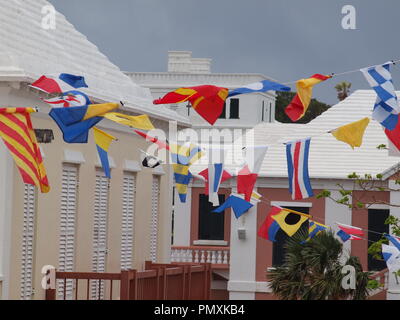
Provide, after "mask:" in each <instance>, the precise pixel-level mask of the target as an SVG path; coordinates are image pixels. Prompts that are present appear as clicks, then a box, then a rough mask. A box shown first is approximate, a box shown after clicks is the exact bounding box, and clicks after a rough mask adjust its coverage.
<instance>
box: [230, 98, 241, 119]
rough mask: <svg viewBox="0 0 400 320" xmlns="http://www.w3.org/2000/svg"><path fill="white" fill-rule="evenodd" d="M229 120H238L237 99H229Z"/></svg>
mask: <svg viewBox="0 0 400 320" xmlns="http://www.w3.org/2000/svg"><path fill="white" fill-rule="evenodd" d="M229 118H231V119H239V99H231V106H230V110H229Z"/></svg>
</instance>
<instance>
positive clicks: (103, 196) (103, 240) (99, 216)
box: [92, 171, 109, 299]
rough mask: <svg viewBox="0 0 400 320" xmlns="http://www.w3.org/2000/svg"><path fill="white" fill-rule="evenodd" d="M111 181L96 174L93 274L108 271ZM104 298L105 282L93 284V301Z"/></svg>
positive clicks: (101, 173) (98, 173)
mask: <svg viewBox="0 0 400 320" xmlns="http://www.w3.org/2000/svg"><path fill="white" fill-rule="evenodd" d="M108 190H109V179H108V178H107V177H105V176H104V175H103V172H100V171H98V172H97V174H96V187H95V196H94V221H93V222H94V227H93V259H92V265H93V272H105V271H106V257H107V216H108V194H109V192H108ZM103 297H104V281H101V283H100V292H99V283H98V281H93V282H92V299H99V298H100V299H102V298H103Z"/></svg>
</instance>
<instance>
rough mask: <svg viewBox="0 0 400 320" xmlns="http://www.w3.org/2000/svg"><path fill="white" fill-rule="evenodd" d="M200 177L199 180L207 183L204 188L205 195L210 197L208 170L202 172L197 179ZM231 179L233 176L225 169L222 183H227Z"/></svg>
mask: <svg viewBox="0 0 400 320" xmlns="http://www.w3.org/2000/svg"><path fill="white" fill-rule="evenodd" d="M198 176H200V177H199V179H200V178H202V179H203V180H204V181H205V182H206V184H205V187H204V194H205V195H208V194H209V190H208V168H207V169H204V170H203V171H201V172H200V173H199V174H198V175H196V176H195V177H196V178H197V177H198ZM231 178H232V175H231V174H230V173H229V172H228V171H226V170H225V169H224V170H223V172H222V177H221V183H224V182H225V181H227V180H229V179H231Z"/></svg>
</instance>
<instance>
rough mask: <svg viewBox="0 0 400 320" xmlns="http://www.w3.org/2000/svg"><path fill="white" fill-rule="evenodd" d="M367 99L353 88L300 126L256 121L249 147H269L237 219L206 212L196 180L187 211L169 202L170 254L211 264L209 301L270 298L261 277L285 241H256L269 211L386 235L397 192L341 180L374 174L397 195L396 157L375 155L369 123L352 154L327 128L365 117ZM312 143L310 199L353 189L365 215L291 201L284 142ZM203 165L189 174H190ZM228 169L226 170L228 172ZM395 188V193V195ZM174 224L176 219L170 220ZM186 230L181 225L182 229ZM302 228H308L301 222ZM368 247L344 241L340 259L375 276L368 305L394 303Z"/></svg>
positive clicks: (393, 285)
mask: <svg viewBox="0 0 400 320" xmlns="http://www.w3.org/2000/svg"><path fill="white" fill-rule="evenodd" d="M375 98H376V96H375V94H374V93H373V91H369V90H359V91H356V92H355V93H353V94H352V95H351V96H350V97H349V98H347V99H346V100H345V101H342V102H340V103H339V104H337V105H335V106H333V107H332V108H331V109H329V110H328V111H326V112H325V113H324V114H322V115H321V116H319V117H318V118H316V119H315V120H313V121H312V122H311V123H309V124H306V125H297V124H281V123H262V124H259V125H257V126H255V128H254V132H252V133H251V134H254V140H255V145H269V149H268V152H267V155H266V157H265V159H264V162H263V165H262V168H261V172H260V175H259V178H258V181H257V185H256V188H257V191H258V192H259V193H260V194H261V195H262V196H263V201H262V202H260V203H258V204H257V205H255V206H254V207H253V208H251V209H250V210H249V211H248V212H247V213H246V214H244V215H243V216H242V217H240V218H239V219H236V217H235V216H234V215H233V214H231V212H230V210H226V211H225V212H224V213H222V214H216V213H212V212H211V211H212V209H213V207H212V204H211V203H209V202H208V198H207V196H205V195H204V182H202V181H199V180H195V181H194V182H193V184H192V185H191V192H190V197H188V199H189V200H188V201H189V203H190V213H189V211H188V210H187V207H188V204H180V203H177V201H176V202H175V223H174V224H175V226H177V225H178V226H180V227H179V228H175V230H174V235H175V239H176V240H175V241H174V245H175V247H173V248H172V249H173V250H172V260H173V261H187V262H188V261H200V260H202V259H204V260H207V259H209V260H210V261H212V262H213V264H214V266H215V268H214V282H213V289H214V290H213V294H214V297H215V298H228V297H229V298H230V299H274V296H273V295H272V294H271V292H270V289H269V287H268V282H267V280H266V271H267V269H268V268H271V267H273V266H276V265H280V264H281V263H282V259H283V256H284V252H283V247H282V246H283V243H284V242H285V237H287V236H286V235H285V234H284V233H283V231H282V230H280V231H279V232H278V234H277V242H276V243H272V242H270V241H266V240H264V239H262V238H260V237H258V236H257V231H258V229H259V228H260V226H261V224H262V223H263V221H264V219H265V217H266V215H267V213H268V212H269V210H270V208H271V206H273V205H279V206H283V207H287V208H292V209H294V210H297V211H301V212H304V213H309V214H311V215H312V216H313V217H314V219H315V220H316V221H317V222H322V223H325V224H326V225H328V226H330V227H332V229H333V230H334V231H337V230H338V229H337V226H336V224H335V222H341V223H344V224H348V225H354V226H357V227H361V228H363V229H368V230H372V231H376V232H389V228H388V226H385V225H384V221H385V219H386V218H387V217H388V215H389V214H391V215H394V216H397V217H400V208H396V207H390V206H389V205H388V204H387V203H389V202H390V203H397V204H400V191H391V192H378V191H375V192H368V193H365V192H363V191H361V190H358V189H357V188H355V187H354V185H353V183H352V181H351V180H349V179H348V178H347V175H348V174H350V173H353V172H357V173H358V174H362V175H363V174H365V173H368V174H372V176H374V177H375V176H376V175H377V174H382V175H383V178H384V180H385V184H386V185H387V186H391V187H392V188H393V189H399V187H396V186H395V184H394V181H393V179H394V175H395V174H396V173H397V172H398V162H399V158H398V157H397V156H396V155H395V154H394V152H392V151H391V152H389V154H388V152H387V151H386V150H379V149H377V146H378V145H380V144H387V143H388V142H387V138H386V136H385V134H384V132H383V130H382V128H381V126H380V124H379V123H377V122H375V121H371V122H370V124H369V126H368V128H367V129H366V132H365V136H364V140H363V144H362V146H361V148H356V149H355V150H352V149H351V147H350V146H348V145H347V144H345V143H343V142H340V141H337V140H336V139H335V138H334V137H333V136H332V135H331V134H330V133H328V131H329V130H332V129H335V128H337V127H340V126H342V125H344V124H347V123H350V122H353V121H357V120H360V119H361V118H364V117H367V116H370V114H371V110H372V108H373V105H374V102H375ZM307 137H312V140H311V147H310V156H309V171H310V178H311V183H312V187H313V191H314V194H315V195H317V194H318V193H319V192H321V191H322V190H325V189H326V190H330V191H331V193H332V196H333V197H334V198H336V199H338V198H339V197H340V196H339V195H340V193H339V190H340V188H339V187H338V184H341V185H342V186H344V188H346V189H347V190H353V194H352V201H354V202H356V201H357V199H360V196H363V198H362V201H366V202H368V201H371V202H374V204H373V205H371V206H370V207H369V208H368V209H362V210H356V209H353V210H352V209H349V208H348V207H347V206H345V205H341V204H338V203H336V202H335V201H332V200H331V199H328V198H321V199H317V198H316V197H315V196H314V197H312V198H308V199H303V200H301V201H293V200H292V198H291V195H290V194H289V191H288V180H287V167H286V153H285V146H284V145H283V143H284V142H287V141H292V140H295V139H301V138H307ZM203 168H204V166H201V165H199V166H197V167H195V168H192V170H193V171H194V172H198V171H200V170H202V169H203ZM231 169H232V168H231ZM235 189H236V179H231V180H229V181H227V183H224V184H223V186H222V188H221V189H220V192H219V194H220V200H221V202H222V201H223V200H224V199H226V198H227V197H228V196H229V195H230V193H231V192H232V191H233V192H235ZM399 190H400V189H399ZM177 219H181V220H180V221H177ZM184 225H185V226H186V227H183V226H184ZM302 227H304V228H308V222H305V223H304V224H303V226H302ZM366 238H368V240H370V241H376V240H378V239H379V236H378V238H377V235H376V234H374V233H371V232H369V233H368V232H367V233H366ZM368 245H369V242H368V241H352V242H351V241H348V242H346V243H345V244H344V248H345V250H344V255H346V254H349V253H351V255H355V256H358V257H359V258H360V260H361V262H362V264H363V266H364V270H373V271H381V270H383V272H382V281H385V287H384V289H385V290H381V291H380V292H379V294H377V295H374V297H373V298H376V299H382V298H387V299H395V300H398V299H400V285H399V284H398V283H397V282H396V281H395V278H394V275H393V274H389V273H388V272H387V271H386V265H385V263H382V262H379V261H377V260H374V259H372V258H371V257H369V256H368V253H367V249H368Z"/></svg>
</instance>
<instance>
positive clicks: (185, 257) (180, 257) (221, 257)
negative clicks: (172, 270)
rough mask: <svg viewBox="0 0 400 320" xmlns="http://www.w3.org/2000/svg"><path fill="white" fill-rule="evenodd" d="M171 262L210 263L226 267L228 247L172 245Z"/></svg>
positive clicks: (227, 263) (227, 264)
mask: <svg viewBox="0 0 400 320" xmlns="http://www.w3.org/2000/svg"><path fill="white" fill-rule="evenodd" d="M171 263H211V264H212V265H214V266H221V267H226V268H228V266H229V247H211V246H207V247H205V246H191V247H177V246H175V247H172V248H171Z"/></svg>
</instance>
